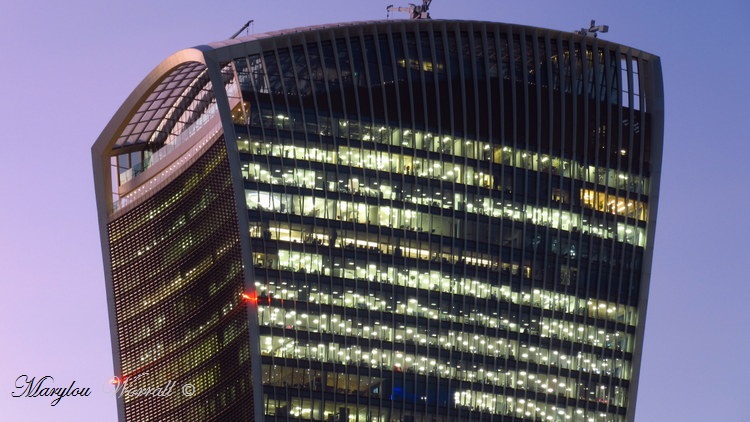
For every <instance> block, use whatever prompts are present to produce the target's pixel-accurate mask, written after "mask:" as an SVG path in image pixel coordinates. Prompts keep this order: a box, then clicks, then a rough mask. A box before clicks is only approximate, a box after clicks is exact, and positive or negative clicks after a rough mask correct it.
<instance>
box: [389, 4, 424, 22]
mask: <svg viewBox="0 0 750 422" xmlns="http://www.w3.org/2000/svg"><path fill="white" fill-rule="evenodd" d="M430 3H432V0H422V5H421V6H417V5H416V4H414V3H409V7H396V6H394V5H390V6H388V7H386V8H385V10H386V11H387V12H388V16H389V17H390V13H391V11H395V12H404V13H408V14H409V19H430V12H429V9H430Z"/></svg>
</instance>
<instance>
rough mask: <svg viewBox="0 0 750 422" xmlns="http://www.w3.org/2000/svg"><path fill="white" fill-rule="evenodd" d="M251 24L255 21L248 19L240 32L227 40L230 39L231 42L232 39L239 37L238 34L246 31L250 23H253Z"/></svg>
mask: <svg viewBox="0 0 750 422" xmlns="http://www.w3.org/2000/svg"><path fill="white" fill-rule="evenodd" d="M253 22H255V21H254V20H252V19H250V20H249V21H247V23H246V24H245V25H244V26H243V27H242V28H240V30H239V31H237V32H235V33H234V35H232V36H231V37H229V39H230V40H233V39H235V38H237V36H238V35H240V33H241V32H242V31H244V30H246V29H247V27H248V26H250V24H251V23H253Z"/></svg>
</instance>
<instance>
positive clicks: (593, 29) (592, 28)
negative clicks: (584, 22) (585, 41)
mask: <svg viewBox="0 0 750 422" xmlns="http://www.w3.org/2000/svg"><path fill="white" fill-rule="evenodd" d="M573 32H575V33H576V34H578V35H583V36H584V37H587V36H589V35H592V34H593V35H594V38H596V34H597V32H601V33H605V32H609V26H607V25H597V24H596V21H595V20H593V19H591V25H589V28H588V29H586V28H581V29H579V30H576V31H573Z"/></svg>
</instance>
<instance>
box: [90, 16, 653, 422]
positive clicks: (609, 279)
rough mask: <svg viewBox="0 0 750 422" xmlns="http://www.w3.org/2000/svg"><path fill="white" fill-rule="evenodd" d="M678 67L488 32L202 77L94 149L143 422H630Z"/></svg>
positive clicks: (167, 87) (376, 43) (146, 95)
mask: <svg viewBox="0 0 750 422" xmlns="http://www.w3.org/2000/svg"><path fill="white" fill-rule="evenodd" d="M661 84H662V82H661V68H660V61H659V58H658V57H657V56H654V55H651V54H648V53H644V52H641V51H638V50H635V49H632V48H629V47H624V46H621V45H617V44H614V43H611V42H608V41H604V40H601V39H598V38H595V37H586V36H581V35H579V34H575V33H568V32H559V31H553V30H546V29H539V28H531V27H525V26H518V25H508V24H499V23H486V22H460V21H429V20H423V21H419V20H416V21H383V22H365V23H344V24H335V25H323V26H316V27H308V28H297V29H291V30H286V31H278V32H273V33H266V34H261V35H254V36H250V37H245V38H240V39H231V40H227V41H224V42H220V43H214V44H209V45H205V46H200V47H196V48H193V49H188V50H184V51H181V52H178V53H176V54H174V55H173V56H171V57H169V58H168V59H167V60H165V61H164V62H163V63H162V64H160V65H159V66H158V67H157V68H156V69H155V70H154V71H153V72H152V73H151V74H150V75H148V76H147V77H146V79H145V80H144V81H143V82H142V83H141V84H140V85H139V86H138V87H137V88H136V89H135V91H134V92H133V93H132V94H131V96H130V97H129V98H128V99H127V101H126V102H125V104H124V105H123V106H122V107H121V108H120V110H119V111H118V112H117V114H116V115H115V116H114V118H113V119H112V121H111V122H110V123H109V125H108V126H107V127H106V128H105V130H104V131H103V133H102V135H101V136H100V138H99V139H98V140H97V141H96V143H95V144H94V147H93V151H92V154H93V161H94V173H95V181H96V195H97V206H98V210H99V223H100V227H101V239H102V247H103V252H104V253H103V255H104V265H105V276H106V285H107V295H108V300H109V309H110V321H111V331H112V345H113V349H114V351H115V356H114V362H115V371H116V373H117V375H118V376H121V377H124V378H127V377H130V379H134V377H135V376H136V375H141V377H140V378H139V381H138V382H142V383H144V385H148V386H158V385H160V384H162V383H164V382H167V381H175V382H176V383H177V384H178V385H182V384H190V385H191V386H193V387H194V391H192V392H191V393H192V394H173V395H171V396H169V397H150V396H145V397H143V396H141V397H135V396H130V397H128V396H126V397H122V398H120V399H119V401H118V407H119V413H120V417H121V419H123V418H126V419H128V420H148V419H153V420H164V419H172V418H173V419H176V420H207V419H212V418H215V419H218V420H263V419H265V420H269V421H270V420H300V421H301V420H305V421H307V420H318V421H336V422H341V421H368V422H369V421H383V422H385V421H389V422H390V421H404V422H406V421H448V420H451V421H459V420H460V421H477V420H514V421H587V422H588V421H596V422H599V421H618V422H619V421H626V420H632V418H633V414H634V407H635V395H636V394H635V393H636V388H637V382H638V369H639V366H640V359H641V347H642V339H643V327H644V319H645V312H646V303H647V297H648V285H649V273H650V267H651V256H652V247H653V243H654V223H655V221H656V205H657V200H658V192H659V191H658V186H659V178H660V164H661V151H662V146H661V145H662V131H663V99H662V85H661Z"/></svg>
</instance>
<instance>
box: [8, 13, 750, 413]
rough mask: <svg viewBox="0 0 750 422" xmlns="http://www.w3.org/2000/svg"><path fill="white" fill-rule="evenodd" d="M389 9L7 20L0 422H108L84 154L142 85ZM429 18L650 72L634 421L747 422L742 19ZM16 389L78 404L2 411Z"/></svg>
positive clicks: (106, 367) (93, 223) (745, 37)
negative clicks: (654, 128)
mask: <svg viewBox="0 0 750 422" xmlns="http://www.w3.org/2000/svg"><path fill="white" fill-rule="evenodd" d="M410 1H412V2H418V0H410ZM391 3H393V4H396V5H403V6H405V5H406V4H407V3H408V0H406V1H404V3H403V4H402V3H399V2H398V1H397V0H383V1H375V0H367V1H363V0H350V1H342V0H335V1H329V0H321V1H310V0H305V1H303V0H287V1H250V0H224V1H205V0H204V1H196V0H182V1H175V0H158V1H153V0H149V1H146V0H130V1H101V0H100V1H93V0H66V1H51V0H28V1H23V2H21V1H10V0H0V76H1V78H0V80H2V81H3V83H4V85H3V86H4V89H3V92H2V93H0V98H2V100H0V127H1V131H0V137H1V138H0V141H1V143H0V145H1V146H2V154H1V155H0V160H2V165H0V283H2V292H3V293H2V295H0V347H1V349H0V421H115V420H116V408H115V400H114V396H113V395H112V394H108V393H107V392H105V390H104V386H105V383H106V382H107V380H108V379H109V378H110V377H112V375H113V363H112V350H111V343H110V332H109V322H108V317H107V304H106V296H105V287H104V272H103V267H102V255H101V247H100V243H99V227H98V223H97V216H96V205H95V201H94V186H93V176H92V164H91V152H90V149H91V145H92V144H93V142H94V140H95V139H96V138H97V137H98V136H99V133H100V132H101V131H102V129H103V128H104V127H105V125H106V124H107V122H108V121H109V119H110V118H111V117H112V116H113V114H114V113H115V111H116V110H117V108H118V107H119V106H120V105H121V104H122V102H123V101H124V100H125V99H126V97H127V96H128V95H129V94H130V92H131V91H132V90H133V89H134V88H135V87H136V85H137V84H138V83H139V82H140V81H141V80H142V79H143V78H144V77H145V76H146V75H147V74H148V73H149V72H150V71H151V70H152V69H153V68H154V67H155V66H156V65H157V64H159V63H160V62H161V61H162V60H163V59H165V58H167V57H168V56H169V55H170V54H172V53H174V52H176V51H178V50H181V49H184V48H189V47H192V46H196V45H201V44H206V43H209V42H212V41H220V40H223V39H225V38H227V37H229V36H230V35H231V34H233V33H234V32H235V31H236V30H238V29H239V28H240V27H241V26H242V25H243V24H244V23H245V22H246V21H247V20H249V19H254V20H255V24H254V25H253V26H252V27H251V29H250V32H249V33H256V34H257V33H262V32H267V31H272V30H278V29H284V28H292V27H299V26H308V25H314V24H322V23H333V22H347V21H366V20H381V19H385V18H386V10H385V9H386V6H387V5H389V4H391ZM431 13H432V17H433V18H435V19H462V20H485V21H495V22H508V23H518V24H525V25H531V26H539V27H545V28H552V29H558V30H570V31H572V30H574V29H578V28H580V27H582V26H587V25H588V24H589V21H590V20H591V19H596V22H597V24H606V25H609V27H610V31H609V33H607V34H603V35H602V38H604V39H606V40H611V41H614V42H617V43H621V44H625V45H629V46H632V47H635V48H637V49H640V50H644V51H647V52H649V53H653V54H656V55H658V56H660V57H661V59H662V67H663V74H664V86H665V92H664V95H665V109H666V124H665V138H664V143H665V146H664V162H663V176H662V185H661V197H660V203H659V215H658V220H657V221H658V222H657V230H656V243H655V253H654V266H653V273H652V276H651V292H650V298H649V309H648V318H647V320H646V340H645V345H644V358H643V365H642V368H641V380H640V385H639V389H638V406H637V413H636V421H638V422H641V421H644V422H651V421H655V422H660V421H720V422H724V421H727V422H735V421H737V422H742V421H750V274H748V268H750V223H748V221H750V217H748V210H750V187H748V183H750V129H748V128H749V127H750V82H749V79H750V78H749V77H748V74H750V30H749V29H748V28H750V26H749V23H748V22H750V1H748V0H718V1H697V0H681V1H679V0H649V1H646V0H630V1H618V2H615V1H603V0H600V1H583V0H573V1H563V0H545V1H540V0H527V1H516V2H510V1H497V0H495V1H489V0H485V1H481V0H461V1H456V0H434V1H433V3H432V6H431ZM403 17H405V15H398V16H395V15H392V16H391V19H393V18H403ZM243 35H244V33H243ZM24 374H25V375H28V376H29V377H32V376H36V377H42V376H45V375H50V376H53V377H54V378H55V386H57V387H61V386H67V385H69V384H70V383H71V382H72V381H74V380H75V382H76V386H79V387H89V388H91V395H90V396H88V397H66V398H64V399H62V400H61V401H60V403H59V404H58V405H57V406H54V407H53V406H50V401H51V398H46V397H45V398H27V397H21V398H14V397H12V396H11V392H12V391H14V390H15V389H14V384H15V381H16V378H18V377H19V376H20V375H24Z"/></svg>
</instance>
